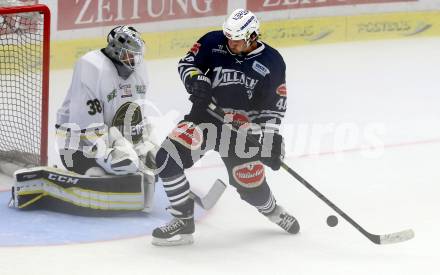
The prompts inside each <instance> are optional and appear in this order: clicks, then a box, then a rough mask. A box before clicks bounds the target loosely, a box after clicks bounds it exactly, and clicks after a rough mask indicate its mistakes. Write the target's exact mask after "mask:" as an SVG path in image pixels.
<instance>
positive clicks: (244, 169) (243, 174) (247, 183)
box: [232, 161, 265, 188]
mask: <svg viewBox="0 0 440 275" xmlns="http://www.w3.org/2000/svg"><path fill="white" fill-rule="evenodd" d="M232 173H233V175H234V179H235V181H236V182H237V183H238V184H240V185H241V186H243V187H246V188H254V187H257V186H259V185H261V184H262V183H263V181H264V177H265V175H264V166H263V164H262V163H261V162H260V161H253V162H248V163H245V164H242V165H239V166H235V167H234V168H233V169H232Z"/></svg>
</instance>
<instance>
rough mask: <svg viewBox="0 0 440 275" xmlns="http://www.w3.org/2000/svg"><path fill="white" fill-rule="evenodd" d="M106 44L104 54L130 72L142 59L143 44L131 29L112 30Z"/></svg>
mask: <svg viewBox="0 0 440 275" xmlns="http://www.w3.org/2000/svg"><path fill="white" fill-rule="evenodd" d="M107 42H108V45H107V47H106V52H107V53H108V54H109V55H110V57H111V58H112V59H114V60H116V61H119V62H121V63H122V64H123V65H124V66H125V67H127V68H128V69H130V70H132V71H133V70H135V69H136V67H137V66H138V65H139V64H140V63H141V62H142V61H143V59H144V47H145V42H144V40H142V37H141V35H140V33H139V32H138V31H137V30H136V29H135V28H133V27H130V26H118V27H116V28H113V29H112V30H111V31H110V33H109V34H108V36H107Z"/></svg>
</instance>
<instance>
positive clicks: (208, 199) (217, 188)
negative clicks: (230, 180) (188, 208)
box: [189, 179, 226, 210]
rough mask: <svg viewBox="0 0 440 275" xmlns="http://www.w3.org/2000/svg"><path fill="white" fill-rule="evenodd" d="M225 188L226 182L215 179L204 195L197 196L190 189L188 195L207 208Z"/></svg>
mask: <svg viewBox="0 0 440 275" xmlns="http://www.w3.org/2000/svg"><path fill="white" fill-rule="evenodd" d="M225 189H226V184H225V183H224V182H223V181H221V180H220V179H217V180H216V181H215V182H214V184H213V185H212V186H211V188H210V189H209V191H208V193H206V195H205V196H204V197H199V196H197V195H196V194H195V193H194V192H193V191H190V193H189V196H190V197H191V198H192V199H193V200H194V202H195V203H197V204H198V205H200V206H201V207H202V208H203V209H205V210H209V209H211V208H212V207H213V206H214V205H215V204H216V203H217V201H218V200H219V199H220V197H221V195H222V194H223V192H225Z"/></svg>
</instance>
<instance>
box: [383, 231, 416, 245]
mask: <svg viewBox="0 0 440 275" xmlns="http://www.w3.org/2000/svg"><path fill="white" fill-rule="evenodd" d="M414 236H415V233H414V231H413V230H412V229H407V230H403V231H400V232H395V233H391V234H385V235H380V244H394V243H401V242H405V241H408V240H411V239H412V238H414Z"/></svg>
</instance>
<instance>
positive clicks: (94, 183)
mask: <svg viewBox="0 0 440 275" xmlns="http://www.w3.org/2000/svg"><path fill="white" fill-rule="evenodd" d="M14 178H15V183H14V186H13V188H12V199H11V202H10V204H9V206H10V207H15V208H19V209H36V208H44V209H49V210H55V211H60V212H67V213H72V214H80V215H93V214H98V215H105V214H106V213H123V212H128V211H144V212H150V211H151V210H152V206H153V197H154V183H149V182H148V181H146V180H144V175H143V174H142V173H135V174H129V175H123V176H115V175H105V176H99V177H90V176H85V175H80V174H76V173H73V172H68V171H65V170H62V169H58V168H53V167H35V168H25V169H21V170H18V171H16V172H15V174H14Z"/></svg>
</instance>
